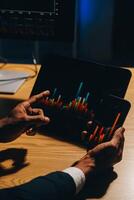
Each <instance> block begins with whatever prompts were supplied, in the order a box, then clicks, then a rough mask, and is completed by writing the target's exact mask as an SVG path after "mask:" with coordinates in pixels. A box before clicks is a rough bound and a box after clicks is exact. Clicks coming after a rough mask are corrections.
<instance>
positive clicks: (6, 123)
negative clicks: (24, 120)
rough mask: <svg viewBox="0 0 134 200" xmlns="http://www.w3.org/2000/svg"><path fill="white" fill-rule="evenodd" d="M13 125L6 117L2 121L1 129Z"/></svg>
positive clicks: (0, 122) (0, 121)
mask: <svg viewBox="0 0 134 200" xmlns="http://www.w3.org/2000/svg"><path fill="white" fill-rule="evenodd" d="M9 124H11V121H10V119H9V118H8V117H4V118H2V119H0V128H4V127H5V126H7V125H9Z"/></svg>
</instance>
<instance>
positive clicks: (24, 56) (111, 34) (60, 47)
mask: <svg viewBox="0 0 134 200" xmlns="http://www.w3.org/2000/svg"><path fill="white" fill-rule="evenodd" d="M133 8H134V2H133V1H132V0H76V6H75V19H74V20H75V27H74V41H73V42H64V41H62V42H61V41H53V42H52V41H47V40H37V41H32V40H21V39H8V38H7V39H2V38H0V56H2V57H4V58H7V59H8V61H9V62H17V63H31V62H32V52H34V53H35V54H36V57H37V59H38V62H40V60H41V58H42V57H43V56H45V55H46V54H49V53H50V54H51V53H53V54H58V55H65V56H71V57H75V58H82V59H86V60H92V61H97V62H102V63H109V64H111V63H112V64H121V65H122V64H129V63H131V64H133V53H134V51H133V46H134V44H133V43H134V39H133V37H134V34H133V32H134V31H133V18H134V17H133V16H134V12H133ZM68 12H69V11H68ZM61 28H64V27H61ZM68 31H69V30H68Z"/></svg>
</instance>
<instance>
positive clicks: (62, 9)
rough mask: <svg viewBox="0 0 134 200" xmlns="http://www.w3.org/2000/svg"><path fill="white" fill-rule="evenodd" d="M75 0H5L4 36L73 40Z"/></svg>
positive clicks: (0, 18)
mask: <svg viewBox="0 0 134 200" xmlns="http://www.w3.org/2000/svg"><path fill="white" fill-rule="evenodd" d="M74 16H75V0H71V1H66V0H45V1H44V0H38V1H37V0H35V1H32V0H28V1H27V0H23V1H17V0H1V2H0V37H4V38H15V39H16V38H24V39H47V40H48V39H51V40H63V41H72V40H73V36H74Z"/></svg>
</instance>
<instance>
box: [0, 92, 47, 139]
mask: <svg viewBox="0 0 134 200" xmlns="http://www.w3.org/2000/svg"><path fill="white" fill-rule="evenodd" d="M49 94H50V92H49V91H48V90H47V91H44V92H41V93H40V94H37V95H34V96H32V97H31V98H29V99H28V100H26V101H23V102H22V103H19V104H18V105H17V106H16V107H15V108H14V109H13V110H12V111H11V112H10V113H9V115H8V116H7V117H5V118H3V119H1V120H0V126H1V131H0V132H2V133H3V134H0V135H1V136H2V138H4V139H5V138H6V137H7V138H8V139H9V140H12V139H15V138H17V137H18V136H19V135H20V134H22V133H24V132H25V131H29V130H31V129H33V128H37V127H39V126H41V125H42V124H47V123H49V121H50V119H49V118H48V117H47V116H45V115H44V113H43V110H42V109H39V108H32V105H33V104H34V103H36V102H38V101H40V100H41V99H43V98H45V97H47V96H48V95H49Z"/></svg>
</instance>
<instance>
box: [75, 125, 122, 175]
mask: <svg viewBox="0 0 134 200" xmlns="http://www.w3.org/2000/svg"><path fill="white" fill-rule="evenodd" d="M124 131H125V129H124V128H122V127H121V128H118V129H117V130H115V133H114V135H113V138H112V139H111V140H110V141H108V142H104V143H101V144H99V145H97V146H96V147H94V148H93V149H90V150H89V151H88V152H87V154H86V155H85V156H84V157H82V158H81V159H80V160H79V161H77V162H76V163H75V164H74V165H73V166H75V167H78V168H80V169H81V170H82V171H83V172H84V174H85V176H88V175H89V173H90V172H92V171H100V170H102V171H103V170H105V169H106V168H110V167H112V166H113V165H114V164H116V163H118V162H120V161H121V160H122V154H123V147H124Z"/></svg>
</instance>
